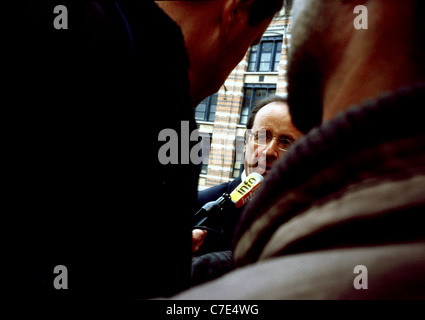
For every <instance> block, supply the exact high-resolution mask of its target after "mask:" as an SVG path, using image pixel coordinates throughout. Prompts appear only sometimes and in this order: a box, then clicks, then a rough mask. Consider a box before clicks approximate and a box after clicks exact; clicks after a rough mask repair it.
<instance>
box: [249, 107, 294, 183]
mask: <svg viewBox="0 0 425 320" xmlns="http://www.w3.org/2000/svg"><path fill="white" fill-rule="evenodd" d="M300 136H301V132H299V131H298V130H297V129H296V128H295V127H294V126H293V124H292V121H291V117H290V115H289V110H288V106H287V105H286V104H284V103H281V102H272V103H269V104H268V105H266V106H264V107H263V108H261V109H260V111H258V113H257V114H256V116H255V120H254V124H253V127H252V129H251V130H250V131H249V134H248V136H247V140H246V142H245V148H244V152H245V171H246V174H247V175H249V174H251V173H252V172H257V173H259V174H261V175H265V174H267V173H268V172H269V170H270V169H271V167H272V165H273V163H274V162H275V161H276V160H277V159H278V158H279V157H280V156H281V155H282V154H284V153H285V152H286V151H285V150H287V149H288V148H289V146H290V145H291V144H292V143H293V142H294V141H295V140H297V139H298V138H299V137H300Z"/></svg>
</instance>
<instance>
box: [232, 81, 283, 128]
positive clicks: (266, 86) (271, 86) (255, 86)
mask: <svg viewBox="0 0 425 320" xmlns="http://www.w3.org/2000/svg"><path fill="white" fill-rule="evenodd" d="M249 89H251V95H250V97H249V106H248V118H247V121H246V123H247V122H248V119H249V115H250V113H251V110H252V108H253V107H254V105H255V102H256V101H257V100H260V99H263V98H266V97H268V96H269V95H270V94H272V93H270V91H271V90H274V93H276V84H275V83H270V84H263V83H262V84H259V83H255V84H249V83H247V84H245V85H244V87H243V99H242V108H241V112H240V114H239V124H240V125H246V123H243V122H242V117H243V116H242V112H243V111H244V109H245V108H246V106H245V101H246V92H247V90H249ZM258 89H266V90H267V91H266V95H265V96H264V97H262V98H260V99H255V92H256V90H258Z"/></svg>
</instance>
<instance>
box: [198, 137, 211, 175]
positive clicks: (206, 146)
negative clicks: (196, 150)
mask: <svg viewBox="0 0 425 320" xmlns="http://www.w3.org/2000/svg"><path fill="white" fill-rule="evenodd" d="M199 138H200V139H202V142H201V143H202V145H201V152H202V166H201V174H207V171H208V163H209V159H210V151H211V139H212V133H205V132H200V133H199Z"/></svg>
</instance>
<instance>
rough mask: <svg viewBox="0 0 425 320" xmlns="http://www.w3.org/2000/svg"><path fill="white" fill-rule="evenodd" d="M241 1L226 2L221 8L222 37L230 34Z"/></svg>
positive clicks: (226, 0)
mask: <svg viewBox="0 0 425 320" xmlns="http://www.w3.org/2000/svg"><path fill="white" fill-rule="evenodd" d="M238 2H239V0H225V1H223V6H222V8H221V26H220V31H221V32H220V33H221V36H225V35H227V34H228V33H229V31H230V28H231V26H232V24H233V23H234V21H235V19H236V12H237V7H238Z"/></svg>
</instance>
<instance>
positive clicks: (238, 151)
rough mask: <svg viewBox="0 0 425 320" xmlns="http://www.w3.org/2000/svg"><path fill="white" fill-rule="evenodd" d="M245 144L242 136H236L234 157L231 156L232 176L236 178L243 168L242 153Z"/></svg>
mask: <svg viewBox="0 0 425 320" xmlns="http://www.w3.org/2000/svg"><path fill="white" fill-rule="evenodd" d="M244 146H245V138H244V137H236V141H235V157H234V158H233V172H232V178H237V177H239V176H240V175H241V173H242V171H243V170H244V154H243V149H244Z"/></svg>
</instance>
